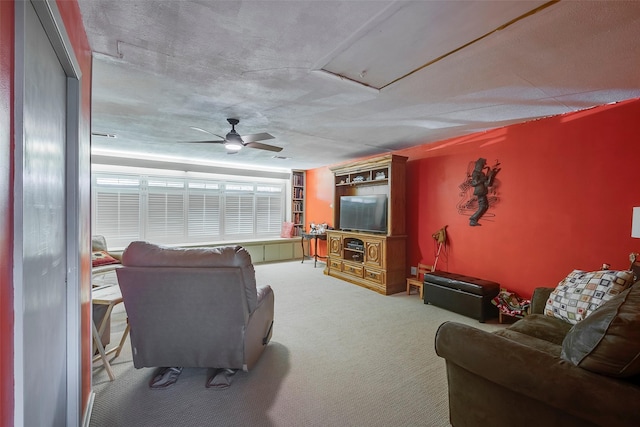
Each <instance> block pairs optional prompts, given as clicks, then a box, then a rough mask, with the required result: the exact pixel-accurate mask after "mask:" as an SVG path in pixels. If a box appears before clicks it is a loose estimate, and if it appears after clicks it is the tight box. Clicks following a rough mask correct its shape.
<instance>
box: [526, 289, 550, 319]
mask: <svg viewBox="0 0 640 427" xmlns="http://www.w3.org/2000/svg"><path fill="white" fill-rule="evenodd" d="M554 289H555V288H535V289H534V290H533V296H532V297H531V308H530V313H529V314H544V306H545V305H547V300H548V299H549V295H551V292H553V290H554Z"/></svg>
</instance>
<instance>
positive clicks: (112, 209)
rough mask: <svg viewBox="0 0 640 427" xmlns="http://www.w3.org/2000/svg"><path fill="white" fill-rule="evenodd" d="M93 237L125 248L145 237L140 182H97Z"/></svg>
mask: <svg viewBox="0 0 640 427" xmlns="http://www.w3.org/2000/svg"><path fill="white" fill-rule="evenodd" d="M93 186H94V203H95V208H94V209H93V216H94V227H93V232H92V233H93V234H100V235H103V236H104V237H105V239H106V240H107V244H108V245H109V246H112V247H113V246H124V245H127V244H128V243H129V242H131V241H133V240H139V239H140V238H141V233H140V193H139V192H140V179H139V178H137V177H102V178H97V179H96V180H94V183H93Z"/></svg>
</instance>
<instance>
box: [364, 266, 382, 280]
mask: <svg viewBox="0 0 640 427" xmlns="http://www.w3.org/2000/svg"><path fill="white" fill-rule="evenodd" d="M364 278H365V279H367V280H371V281H372V282H376V283H379V284H382V283H384V282H385V280H384V272H382V271H379V270H372V269H369V268H365V270H364Z"/></svg>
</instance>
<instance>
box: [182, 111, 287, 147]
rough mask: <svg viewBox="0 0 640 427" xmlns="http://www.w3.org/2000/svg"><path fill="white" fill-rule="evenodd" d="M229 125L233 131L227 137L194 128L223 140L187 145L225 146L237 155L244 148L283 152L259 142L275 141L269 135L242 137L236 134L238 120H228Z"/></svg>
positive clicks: (257, 134) (260, 134)
mask: <svg viewBox="0 0 640 427" xmlns="http://www.w3.org/2000/svg"><path fill="white" fill-rule="evenodd" d="M227 121H228V122H229V124H230V125H231V131H230V132H229V133H228V134H227V135H226V136H224V137H223V136H220V135H218V134H215V133H212V132H209V131H208V130H205V129H202V128H197V127H192V129H195V130H199V131H201V132H205V133H208V134H210V135H214V136H217V137H218V138H222V139H219V140H214V141H185V142H187V143H197V144H224V148H226V149H227V151H228V153H229V154H235V153H237V152H238V151H240V150H242V148H243V147H249V148H257V149H259V150H268V151H275V152H279V151H282V147H276V146H274V145H268V144H262V143H261V142H258V141H264V140H267V139H273V138H274V137H273V136H272V135H270V134H268V133H264V132H263V133H256V134H253V135H244V136H240V134H238V132H236V125H237V124H238V123H240V120H238V119H227Z"/></svg>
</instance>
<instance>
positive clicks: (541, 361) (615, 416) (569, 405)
mask: <svg viewBox="0 0 640 427" xmlns="http://www.w3.org/2000/svg"><path fill="white" fill-rule="evenodd" d="M435 346H436V353H437V354H438V355H439V356H440V357H443V358H445V359H446V362H447V364H450V363H451V364H454V365H457V366H459V367H460V368H462V369H464V370H466V371H469V372H471V373H473V374H475V375H476V376H479V377H481V378H485V379H487V380H488V381H491V382H492V383H495V384H498V385H499V386H501V387H504V388H506V389H508V390H509V391H511V392H512V393H514V394H519V395H524V396H527V397H529V398H532V399H535V400H537V401H540V402H542V403H543V404H545V405H547V406H549V407H553V408H557V409H558V410H560V411H563V412H566V413H569V414H571V415H573V416H575V417H577V418H580V419H584V420H588V421H589V422H590V423H593V424H595V425H617V426H623V425H624V426H626V425H633V421H634V420H638V419H640V405H636V404H635V403H631V402H637V401H638V400H637V399H640V388H639V387H637V386H636V385H634V384H632V383H631V382H628V381H625V380H621V379H616V378H610V377H607V376H604V375H599V374H595V373H593V372H590V371H587V370H585V369H582V368H579V367H576V366H574V365H572V364H571V363H569V362H566V361H564V360H562V359H561V358H559V357H556V356H553V355H551V354H549V353H546V352H544V351H541V350H538V349H535V348H533V347H529V346H526V345H524V344H521V343H519V342H516V341H513V340H511V339H508V338H505V337H503V336H500V335H496V334H492V333H489V332H486V331H483V330H480V329H477V328H474V327H472V326H468V325H463V324H459V323H455V322H446V323H443V324H442V325H440V327H439V329H438V332H437V334H436V342H435ZM455 386H458V385H454V387H455ZM459 386H462V385H459ZM449 388H450V390H449V393H452V392H453V393H455V390H451V388H452V384H449ZM475 392H476V393H482V392H483V391H482V390H476V391H475ZM620 396H624V398H622V399H621V398H620ZM511 410H512V411H513V412H514V413H518V408H511ZM630 423H631V424H630Z"/></svg>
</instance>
